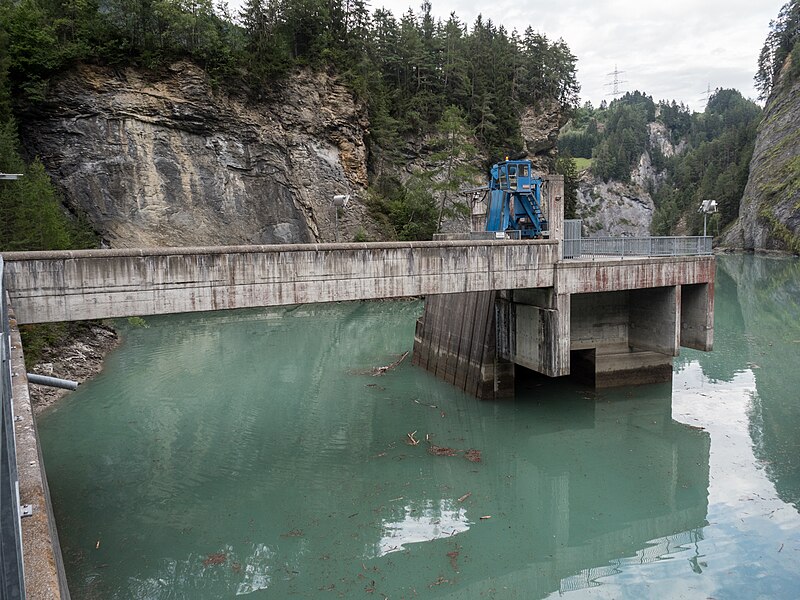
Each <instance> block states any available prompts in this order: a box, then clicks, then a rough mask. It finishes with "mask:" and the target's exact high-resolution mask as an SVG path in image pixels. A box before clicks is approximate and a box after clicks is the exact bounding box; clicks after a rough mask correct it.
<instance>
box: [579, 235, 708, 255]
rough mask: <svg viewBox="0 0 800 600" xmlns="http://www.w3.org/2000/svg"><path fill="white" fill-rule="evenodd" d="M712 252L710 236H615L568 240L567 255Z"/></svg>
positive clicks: (702, 253) (690, 253)
mask: <svg viewBox="0 0 800 600" xmlns="http://www.w3.org/2000/svg"><path fill="white" fill-rule="evenodd" d="M708 254H711V237H710V236H685V237H614V238H579V239H572V240H569V239H565V240H564V250H563V257H564V258H587V257H589V258H595V257H619V258H625V257H628V256H632V257H633V256H703V255H708Z"/></svg>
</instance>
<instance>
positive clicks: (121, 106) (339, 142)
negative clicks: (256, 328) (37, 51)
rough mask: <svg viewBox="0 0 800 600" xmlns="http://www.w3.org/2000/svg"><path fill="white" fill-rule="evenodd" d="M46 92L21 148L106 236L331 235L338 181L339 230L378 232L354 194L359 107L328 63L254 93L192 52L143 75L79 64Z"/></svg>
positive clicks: (212, 239)
mask: <svg viewBox="0 0 800 600" xmlns="http://www.w3.org/2000/svg"><path fill="white" fill-rule="evenodd" d="M49 98H50V100H49V101H48V102H47V103H46V104H44V105H42V106H40V107H38V108H37V111H36V112H35V114H31V115H26V118H25V122H24V124H23V127H22V128H21V129H22V131H23V136H24V140H23V141H24V144H25V146H26V149H27V150H28V151H29V153H30V154H32V155H36V156H39V157H41V159H42V161H43V163H44V164H45V166H46V168H47V169H48V171H49V172H50V173H51V175H53V177H54V180H55V181H56V182H57V184H58V185H60V186H61V187H62V189H63V191H64V196H65V198H66V200H67V202H68V203H69V204H70V205H71V207H72V208H75V209H79V210H81V211H83V212H85V213H86V214H87V216H88V217H89V219H90V221H91V222H92V224H93V225H94V226H95V228H96V229H97V230H98V231H99V233H100V234H101V235H102V236H103V238H104V239H105V241H106V243H107V244H108V245H110V246H112V247H137V246H187V245H223V244H269V243H286V242H314V241H333V240H334V239H335V230H334V225H333V223H334V216H335V215H334V212H333V210H334V209H333V206H332V203H331V199H332V197H333V196H334V195H335V194H346V193H351V194H354V196H355V200H354V201H353V202H351V204H350V205H349V206H348V208H347V210H346V211H344V213H343V214H342V215H341V217H340V219H339V227H340V238H341V239H342V240H351V239H352V237H353V234H354V232H355V231H357V230H359V229H360V228H363V229H364V230H365V231H366V232H367V233H368V234H371V235H377V233H376V232H377V229H376V227H375V225H374V223H373V222H372V220H371V219H370V218H369V216H368V215H367V211H366V209H365V208H364V206H363V205H362V204H361V203H360V202H359V200H358V197H359V196H360V195H363V192H364V190H365V188H366V185H367V150H366V146H365V143H364V137H365V132H366V129H367V126H368V121H367V117H366V112H365V110H364V109H363V107H362V106H360V105H359V104H358V103H356V102H355V101H354V99H353V97H352V95H351V93H350V92H349V91H348V89H347V88H346V87H344V86H343V85H340V84H339V83H337V81H336V80H335V79H333V78H331V77H329V76H327V75H325V74H321V73H311V72H310V71H307V72H302V73H298V74H296V75H294V76H293V77H291V78H290V79H289V80H288V81H287V82H286V84H285V86H284V87H283V88H282V90H281V91H280V92H279V94H278V97H277V98H275V100H274V101H272V102H270V103H269V104H252V103H249V102H247V101H246V100H244V99H243V97H242V96H241V95H236V94H229V93H226V91H225V90H214V89H212V87H211V85H210V84H209V82H208V81H207V78H206V77H205V75H204V73H203V71H202V70H201V69H199V68H198V67H196V66H194V65H191V64H189V63H184V62H181V63H177V64H174V65H172V67H171V68H170V69H169V70H168V72H167V73H166V74H164V75H163V76H162V77H160V78H152V79H146V78H144V77H143V76H142V75H141V73H138V72H136V71H134V70H132V69H128V70H125V71H114V70H111V69H105V68H99V67H88V66H85V67H81V68H79V69H78V70H76V71H73V72H72V73H70V74H69V75H67V76H65V77H64V78H62V79H61V80H60V81H58V82H57V83H56V84H55V85H54V87H53V88H52V90H51V93H50V95H49Z"/></svg>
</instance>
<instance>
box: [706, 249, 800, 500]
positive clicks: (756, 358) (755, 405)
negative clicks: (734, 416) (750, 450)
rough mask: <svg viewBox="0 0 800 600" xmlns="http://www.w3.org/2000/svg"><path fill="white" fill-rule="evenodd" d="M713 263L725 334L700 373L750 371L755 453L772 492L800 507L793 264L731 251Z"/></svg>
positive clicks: (799, 321) (799, 320)
mask: <svg viewBox="0 0 800 600" xmlns="http://www.w3.org/2000/svg"><path fill="white" fill-rule="evenodd" d="M717 264H718V268H717V285H718V294H717V302H716V306H717V311H720V310H721V311H723V314H722V315H720V313H719V312H718V313H717V316H718V318H720V317H721V318H722V319H723V322H725V323H726V327H725V328H724V329H723V331H722V332H720V334H721V335H723V336H728V337H727V338H725V337H723V339H722V340H721V341H722V343H721V344H720V346H721V350H722V351H721V352H714V353H713V354H714V355H715V356H714V357H713V358H711V356H709V358H708V359H707V358H705V357H703V358H702V359H701V364H702V365H703V370H704V371H706V370H707V369H708V370H709V372H710V374H718V373H719V369H720V367H721V368H722V370H723V372H729V373H736V372H742V371H752V373H753V377H754V378H755V388H756V390H755V393H754V394H753V398H752V404H751V410H750V414H749V427H750V434H751V436H752V439H753V445H754V453H755V455H756V457H757V458H758V459H759V460H760V461H761V464H762V465H763V467H764V469H765V470H766V472H767V474H768V476H769V477H770V479H772V481H773V482H774V483H775V486H776V488H777V491H778V494H779V496H780V497H781V498H782V499H783V500H784V501H786V502H790V503H792V504H793V505H794V506H795V508H800V436H798V435H797V431H798V430H800V403H798V402H797V390H799V389H800V368H798V365H800V261H798V260H796V259H776V258H768V257H753V256H746V255H735V256H723V257H720V260H719V261H718V263H717ZM726 313H730V314H734V315H737V316H738V318H729V317H728V314H726ZM709 359H710V360H709ZM712 361H713V362H712ZM712 365H713V368H709V367H711V366H712ZM722 379H724V380H726V381H730V380H731V377H730V376H728V377H722Z"/></svg>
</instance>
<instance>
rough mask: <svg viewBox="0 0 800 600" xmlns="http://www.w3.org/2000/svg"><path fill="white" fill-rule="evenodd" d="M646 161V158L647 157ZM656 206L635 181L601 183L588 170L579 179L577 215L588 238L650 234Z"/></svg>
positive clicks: (646, 192)
mask: <svg viewBox="0 0 800 600" xmlns="http://www.w3.org/2000/svg"><path fill="white" fill-rule="evenodd" d="M648 163H649V158H648ZM654 211H655V206H654V205H653V199H652V198H651V197H650V194H649V193H648V191H647V190H646V189H645V188H644V187H642V186H641V185H639V184H637V183H621V182H619V181H609V182H604V181H603V180H602V179H600V178H598V177H595V176H594V175H592V174H591V173H590V172H589V171H588V170H587V171H583V172H581V175H580V179H579V182H578V203H577V207H576V212H577V217H578V218H579V219H583V227H584V235H588V236H589V237H611V236H622V235H624V236H633V237H643V236H647V235H650V223H651V222H652V220H653V212H654Z"/></svg>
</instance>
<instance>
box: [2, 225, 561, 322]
mask: <svg viewBox="0 0 800 600" xmlns="http://www.w3.org/2000/svg"><path fill="white" fill-rule="evenodd" d="M3 257H4V259H5V261H6V282H5V283H6V289H8V290H9V293H10V295H11V302H12V304H13V305H14V307H15V309H16V312H17V315H18V319H19V322H20V323H38V322H52V321H80V320H86V319H100V318H109V317H125V316H132V315H152V314H164V313H181V312H194V311H209V310H220V309H229V308H246V307H261V306H277V305H288V304H302V303H311V302H335V301H342V300H361V299H378V298H399V297H405V296H417V295H427V294H442V293H457V292H475V291H487V290H498V289H515V288H523V287H548V286H552V285H553V265H554V264H555V262H556V260H557V258H558V244H557V242H553V241H548V240H532V241H507V240H501V241H442V242H398V243H371V244H303V245H281V246H236V247H219V248H160V249H150V250H84V251H71V252H25V253H7V254H4V255H3Z"/></svg>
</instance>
